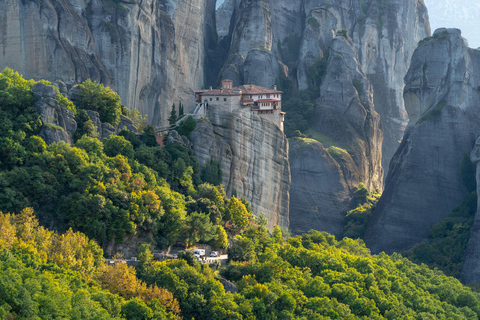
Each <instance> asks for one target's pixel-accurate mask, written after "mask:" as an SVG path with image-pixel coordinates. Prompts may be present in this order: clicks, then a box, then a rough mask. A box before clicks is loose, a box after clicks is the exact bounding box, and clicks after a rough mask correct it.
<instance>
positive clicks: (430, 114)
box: [417, 100, 447, 124]
mask: <svg viewBox="0 0 480 320" xmlns="http://www.w3.org/2000/svg"><path fill="white" fill-rule="evenodd" d="M446 105H447V101H445V100H440V101H439V102H438V103H437V105H436V106H435V107H433V108H431V109H430V110H428V111H427V113H425V114H424V115H423V116H422V117H421V118H420V119H418V121H417V124H420V123H422V122H424V121H427V120H432V119H437V118H438V117H440V115H441V114H442V110H443V108H445V106H446Z"/></svg>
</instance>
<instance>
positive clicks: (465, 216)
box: [405, 191, 477, 278]
mask: <svg viewBox="0 0 480 320" xmlns="http://www.w3.org/2000/svg"><path fill="white" fill-rule="evenodd" d="M476 210H477V194H476V192H474V191H472V192H471V193H470V194H469V195H468V196H466V197H465V199H464V200H463V202H462V204H461V205H460V206H459V207H457V208H455V209H453V211H452V213H450V214H449V215H448V216H446V217H445V218H443V219H442V220H440V222H438V223H437V224H435V225H434V226H433V227H432V229H430V234H429V239H428V240H427V241H424V242H422V243H420V244H418V245H416V246H415V247H413V248H412V249H410V250H409V251H407V252H406V253H405V256H406V257H408V258H409V259H410V260H412V261H413V262H416V263H425V264H427V265H428V266H429V267H431V268H438V269H440V270H442V271H443V272H445V273H446V274H447V275H451V276H454V277H457V278H458V277H459V276H460V271H461V268H462V262H463V255H464V253H465V250H466V248H467V243H468V240H469V239H470V233H471V230H472V226H473V219H474V217H475V212H476Z"/></svg>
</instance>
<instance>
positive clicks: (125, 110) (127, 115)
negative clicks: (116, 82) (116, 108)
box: [121, 104, 132, 118]
mask: <svg viewBox="0 0 480 320" xmlns="http://www.w3.org/2000/svg"><path fill="white" fill-rule="evenodd" d="M121 107H122V115H124V116H125V117H127V118H131V117H132V113H131V112H130V110H129V109H128V108H127V107H126V106H124V105H123V104H122V105H121Z"/></svg>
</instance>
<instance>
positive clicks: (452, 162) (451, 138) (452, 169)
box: [365, 29, 480, 252]
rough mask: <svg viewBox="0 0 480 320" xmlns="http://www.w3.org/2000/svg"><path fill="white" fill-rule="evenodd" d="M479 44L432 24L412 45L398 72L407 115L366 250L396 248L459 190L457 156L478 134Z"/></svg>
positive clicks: (417, 237) (418, 236) (408, 242)
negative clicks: (429, 31) (472, 44)
mask: <svg viewBox="0 0 480 320" xmlns="http://www.w3.org/2000/svg"><path fill="white" fill-rule="evenodd" d="M479 75H480V51H478V50H474V49H470V48H468V47H467V45H466V43H465V40H464V39H463V38H462V36H461V32H460V30H457V29H448V30H447V29H439V30H437V31H435V34H434V36H433V37H431V38H427V39H426V40H425V41H423V43H422V44H420V45H419V47H418V49H417V50H416V51H415V53H414V55H413V57H412V64H411V67H410V69H409V71H408V74H407V75H406V77H405V83H406V85H405V91H404V98H405V104H406V108H407V111H408V114H409V117H410V123H409V126H408V128H407V131H406V133H405V137H404V139H403V141H402V144H401V145H400V148H399V149H398V151H397V153H396V154H395V157H394V158H393V159H392V163H391V166H390V172H389V174H388V177H387V179H386V185H385V190H384V193H383V195H382V197H381V199H380V201H379V202H378V205H377V208H376V209H375V211H374V213H373V216H372V219H371V221H370V222H371V223H370V226H369V228H368V230H367V234H366V239H365V241H366V243H367V245H369V246H370V248H371V249H372V251H373V252H380V251H385V252H394V251H397V252H401V251H404V250H406V249H409V248H411V247H412V246H413V245H415V244H417V243H419V242H421V241H422V240H424V239H426V238H427V237H428V234H429V230H430V228H431V227H432V226H433V225H434V224H435V223H436V222H438V221H439V220H440V219H442V218H443V217H445V215H447V214H448V213H450V212H451V210H452V209H453V208H454V207H456V206H458V205H459V204H460V203H461V201H462V199H463V198H464V197H465V195H466V194H467V189H466V187H465V186H464V184H463V182H462V178H461V175H460V167H461V162H462V158H463V157H464V156H465V155H468V154H470V151H471V150H472V147H473V144H474V142H475V140H476V138H477V137H478V136H479V135H480V126H479V123H480V122H479V121H480V112H479V111H480V109H479V108H480V105H479V103H478V102H479V101H480V92H479V91H478V88H479V86H480V76H479Z"/></svg>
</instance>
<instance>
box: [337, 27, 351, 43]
mask: <svg viewBox="0 0 480 320" xmlns="http://www.w3.org/2000/svg"><path fill="white" fill-rule="evenodd" d="M337 36H340V37H343V38H344V39H345V40H347V41H349V40H350V38H349V37H348V30H347V29H338V30H337Z"/></svg>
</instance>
